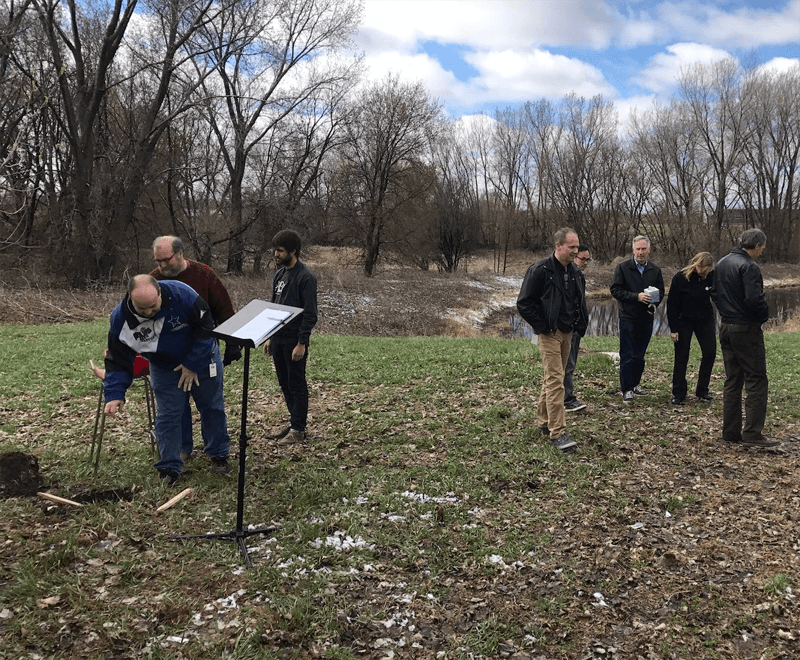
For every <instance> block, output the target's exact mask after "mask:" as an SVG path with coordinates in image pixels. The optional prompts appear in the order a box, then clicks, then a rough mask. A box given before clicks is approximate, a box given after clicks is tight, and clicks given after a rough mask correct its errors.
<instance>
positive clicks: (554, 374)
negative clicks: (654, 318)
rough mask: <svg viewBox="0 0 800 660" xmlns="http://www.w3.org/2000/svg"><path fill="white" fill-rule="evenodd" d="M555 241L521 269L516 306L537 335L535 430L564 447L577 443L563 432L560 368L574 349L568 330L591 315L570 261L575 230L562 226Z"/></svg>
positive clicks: (574, 250)
mask: <svg viewBox="0 0 800 660" xmlns="http://www.w3.org/2000/svg"><path fill="white" fill-rule="evenodd" d="M553 240H554V242H555V250H554V252H553V254H552V255H550V256H549V257H547V258H546V259H542V260H541V261H538V262H537V263H535V264H533V265H532V266H530V267H529V268H528V271H527V272H526V273H525V278H524V279H523V280H522V287H521V288H520V292H519V297H518V298H517V310H518V311H519V314H520V316H522V318H523V319H525V320H526V321H527V322H528V323H529V324H530V326H531V328H533V331H534V332H535V333H536V334H537V335H538V336H539V338H538V344H539V353H540V354H541V356H542V368H543V369H544V376H543V377H542V389H541V393H540V394H539V407H538V409H537V419H538V426H539V431H540V432H541V433H543V434H546V435H549V436H550V443H551V444H552V445H553V446H554V447H555V448H556V449H561V450H562V451H563V450H567V449H572V448H573V447H575V446H576V444H577V443H576V442H575V441H574V440H572V438H570V437H569V435H568V434H567V422H566V416H565V414H564V369H565V367H566V365H567V359H568V358H569V353H570V349H571V348H572V333H573V332H577V333H578V334H580V335H583V334H584V333H585V332H586V327H587V325H588V318H589V314H588V312H587V310H586V296H585V291H584V283H583V282H584V280H583V278H582V277H581V275H580V273H579V272H578V267H577V266H576V265H575V264H574V263H573V261H574V260H575V256H576V255H577V254H578V246H579V242H578V234H577V233H576V232H575V230H574V229H570V228H568V227H565V228H563V229H559V230H558V231H557V232H556V233H555V235H554V237H553Z"/></svg>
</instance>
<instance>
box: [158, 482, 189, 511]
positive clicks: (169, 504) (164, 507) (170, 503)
mask: <svg viewBox="0 0 800 660" xmlns="http://www.w3.org/2000/svg"><path fill="white" fill-rule="evenodd" d="M191 492H192V489H191V488H184V489H183V490H182V491H181V492H180V493H178V494H177V495H176V496H175V497H173V498H172V499H171V500H167V501H166V502H164V504H162V505H161V506H160V507H158V508H157V509H156V513H161V512H162V511H166V510H167V509H169V508H170V507H173V506H175V505H176V504H177V503H178V502H180V501H181V500H182V499H183V498H184V497H186V496H187V495H188V494H189V493H191Z"/></svg>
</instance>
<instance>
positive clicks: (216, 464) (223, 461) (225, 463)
mask: <svg viewBox="0 0 800 660" xmlns="http://www.w3.org/2000/svg"><path fill="white" fill-rule="evenodd" d="M211 471H212V472H213V473H214V474H230V473H231V463H230V461H229V460H228V455H227V454H225V456H214V457H212V459H211Z"/></svg>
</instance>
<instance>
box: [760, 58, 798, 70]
mask: <svg viewBox="0 0 800 660" xmlns="http://www.w3.org/2000/svg"><path fill="white" fill-rule="evenodd" d="M798 67H800V58H798V59H790V58H788V57H774V58H772V59H771V60H770V61H769V62H765V63H764V64H762V65H761V66H760V67H758V68H759V71H766V72H769V73H786V72H787V71H790V70H791V69H797V68H798Z"/></svg>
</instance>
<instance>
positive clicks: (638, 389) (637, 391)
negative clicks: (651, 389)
mask: <svg viewBox="0 0 800 660" xmlns="http://www.w3.org/2000/svg"><path fill="white" fill-rule="evenodd" d="M631 392H633V393H634V394H635V395H636V396H647V392H645V391H644V390H643V389H642V388H641V387H639V386H638V385H637V386H636V387H634V388H633V389H632V390H631Z"/></svg>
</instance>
